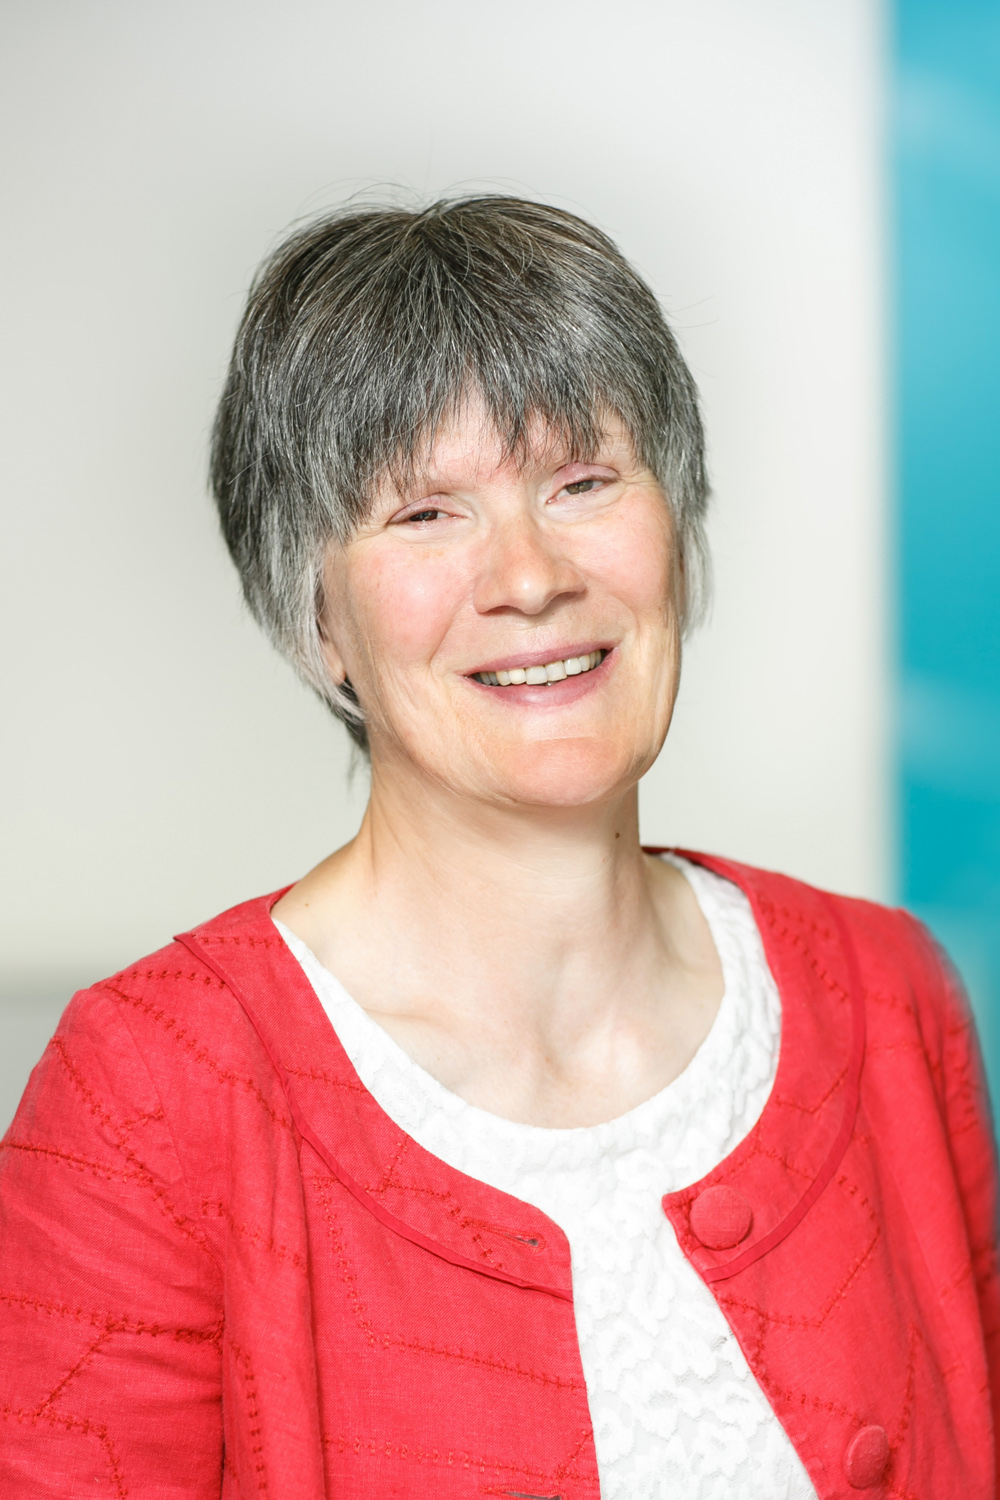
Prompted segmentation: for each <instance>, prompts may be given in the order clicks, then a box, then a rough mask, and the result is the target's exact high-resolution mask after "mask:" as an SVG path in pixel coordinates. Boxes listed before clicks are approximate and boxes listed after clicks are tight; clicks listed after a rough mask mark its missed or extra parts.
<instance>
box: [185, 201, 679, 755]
mask: <svg viewBox="0 0 1000 1500" xmlns="http://www.w3.org/2000/svg"><path fill="white" fill-rule="evenodd" d="M473 395H474V396H475V397H477V398H478V399H479V400H480V401H481V402H482V403H483V406H484V408H485V410H486V412H487V414H488V416H489V417H490V419H491V421H492V422H493V424H494V426H495V428H496V431H497V433H498V435H499V436H500V438H501V440H502V442H503V443H504V445H505V449H506V451H507V452H508V453H509V454H510V455H511V456H514V455H517V454H522V453H524V452H525V451H526V449H527V446H528V444H529V439H530V434H531V431H532V430H533V424H536V423H537V422H538V421H539V420H540V421H541V422H543V423H544V424H545V425H546V426H547V427H549V428H551V429H553V430H555V431H557V432H558V433H559V434H560V435H561V436H563V437H564V438H565V441H566V443H567V445H568V447H569V449H570V451H571V452H572V453H573V455H574V456H575V457H576V458H579V459H582V460H586V459H587V458H589V457H591V456H592V454H593V453H594V452H595V451H596V449H597V447H598V446H599V443H600V439H601V424H602V419H606V417H607V415H608V413H613V414H614V415H615V416H617V417H618V419H619V420H620V421H621V422H622V424H623V425H624V427H625V429H626V431H627V432H628V434H629V436H630V438H631V440H632V442H633V445H634V447H635V451H636V455H637V457H638V458H639V459H640V460H641V462H642V463H643V464H645V465H646V467H648V468H649V469H650V470H652V472H653V473H654V474H655V475H656V477H657V479H658V481H659V483H660V484H661V485H662V487H663V489H664V492H665V494H666V496H667V499H668V503H669V504H670V506H671V510H672V513H673V517H674V524H675V526H676V530H677V536H678V544H679V548H680V555H681V559H682V561H683V566H684V578H685V591H684V592H685V610H684V613H685V623H686V624H691V623H693V621H694V620H695V619H696V618H697V617H699V616H700V614H701V613H702V611H703V607H704V603H705V598H706V593H707V580H708V557H707V551H706V545H705V533H704V515H705V506H706V501H707V495H708V485H707V480H706V474H705V457H704V436H703V432H702V424H701V418H700V415H699V411H698V395H697V391H696V389H695V384H694V381H693V379H692V377H691V374H690V371H689V370H688V368H687V366H686V364H685V363H684V360H683V358H682V357H681V354H680V351H679V350H678V347H677V343H676V340H675V338H674V336H673V334H672V333H671V331H670V329H669V328H668V326H667V324H666V322H665V320H664V317H663V314H662V312H661V310H660V308H659V305H658V304H657V301H656V298H655V297H654V296H653V293H652V292H651V291H650V289H649V287H648V286H647V285H646V283H645V282H644V281H643V280H642V279H641V277H640V276H638V275H637V273H636V272H635V271H634V270H633V269H632V267H631V266H630V265H629V264H628V262H627V261H626V260H625V259H624V257H623V256H622V255H621V253H620V252H619V250H618V249H617V247H616V246H615V245H614V244H613V243H612V241H611V240H610V239H608V237H607V236H606V235H605V234H603V233H602V232H601V231H600V230H599V229H595V228H594V226H593V225H591V224H588V223H586V222H585V221H584V220H582V219H579V218H577V217H576V216H575V215H573V214H570V213H566V212H564V211H563V210H562V209H558V208H550V207H548V206H547V205H545V204H542V203H533V202H529V201H526V200H524V199H520V198H509V197H503V196H500V195H488V196H483V197H467V198H457V199H451V200H441V201H439V202H437V203H433V204H431V206H430V207H429V208H425V209H423V210H420V211H408V210H406V209H402V208H372V207H368V206H366V207H357V206H353V207H347V208H346V209H342V210H340V211H338V212H335V213H332V214H326V215H324V216H322V217H321V218H318V219H316V220H314V221H312V222H309V223H307V224H306V225H305V226H304V227H299V228H297V229H296V230H295V231H294V232H293V233H292V234H291V235H290V236H289V237H288V238H287V239H286V240H285V241H284V243H283V244H281V245H280V246H279V248H278V249H277V250H276V251H275V252H274V254H273V255H271V256H270V257H269V259H268V260H266V261H265V262H264V264H263V266H262V267H261V269H260V271H259V272H258V274H257V277H256V279H255V280H254V283H253V286H252V287H251V290H250V295H249V298H248V301H247V307H246V311H245V313H244V315H243V320H242V322H241V324H240V328H239V332H238V333H237V336H236V344H235V348H234V350H233V357H232V363H231V365H230V369H229V376H228V379H227V382H226V386H225V389H224V391H223V394H222V400H221V402H220V405H219V411H218V415H217V417H216V421H215V429H214V433H213V441H212V467H211V477H212V488H213V491H214V494H215V499H216V503H217V505H218V508H219V516H220V519H221V523H222V531H223V535H224V537H225V539H226V543H227V545H228V547H229V551H230V554H231V555H232V558H233V561H234V562H235V563H236V566H237V568H238V569H239V573H240V577H241V579H242V582H243V591H244V595H245V597H246V601H247V604H248V605H249V607H250V610H251V612H252V613H253V615H254V617H255V618H256V619H257V621H258V622H259V623H260V625H261V626H262V627H263V629H264V630H265V631H266V632H267V634H268V635H269V636H270V638H271V640H272V641H273V642H274V644H275V645H276V646H277V647H278V649H279V650H280V651H282V652H283V653H284V654H285V656H287V657H288V659H289V660H290V661H291V662H292V664H293V666H294V667H295V668H296V670H297V671H298V672H299V674H300V675H301V676H302V677H303V678H304V679H305V681H306V682H307V683H309V684H310V686H311V687H313V688H314V689H315V690H316V692H317V693H318V694H319V695H320V697H321V698H322V699H323V700H324V701H325V702H326V703H327V704H328V705H329V706H330V708H331V709H332V710H333V712H334V713H335V714H336V715H337V716H338V717H339V718H341V719H343V720H344V722H345V723H346V725H347V727H348V729H349V731H350V733H351V735H352V736H353V738H354V740H355V742H356V743H357V744H358V745H359V746H360V747H361V748H362V749H365V748H366V745H367V735H366V730H365V723H364V714H363V711H362V706H361V705H360V704H359V703H358V701H357V698H356V696H355V694H354V692H353V689H352V688H351V686H350V684H349V683H344V684H340V685H338V684H336V683H333V682H332V681H331V680H330V675H329V672H328V669H327V666H326V662H325V658H324V655H323V649H322V638H321V635H320V629H319V619H320V614H321V612H322V605H323V595H322V577H323V561H324V556H325V553H326V550H327V548H328V546H329V543H330V542H331V541H332V540H335V539H336V540H339V541H341V542H343V541H346V540H348V539H349V537H350V535H351V533H352V530H353V528H354V527H355V526H357V524H358V523H359V522H360V521H361V520H363V519H364V518H365V516H366V514H367V512H368V510H369V507H370V505H371V502H372V499H373V496H374V492H375V490H376V489H377V487H378V485H379V482H380V481H381V480H382V479H383V478H384V477H385V476H387V475H389V476H391V477H394V478H398V477H400V476H401V475H402V474H404V473H405V472H406V471H407V470H408V469H410V468H412V465H413V464H414V462H415V461H416V458H417V456H418V455H419V454H421V453H423V452H425V451H426V449H427V447H428V445H429V444H430V443H431V442H432V441H433V438H434V435H435V433H436V432H437V431H438V429H439V428H440V426H441V424H442V422H443V421H445V420H446V419H447V418H448V417H449V416H451V415H453V414H455V413H456V411H458V410H459V408H460V406H461V403H462V402H463V400H465V399H467V398H468V397H470V396H473Z"/></svg>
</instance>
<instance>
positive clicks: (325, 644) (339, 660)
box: [316, 615, 347, 687]
mask: <svg viewBox="0 0 1000 1500" xmlns="http://www.w3.org/2000/svg"><path fill="white" fill-rule="evenodd" d="M316 633H317V635H318V636H319V644H320V649H321V651H322V652H323V659H324V661H325V662H326V668H327V671H328V672H329V674H330V681H331V682H332V683H334V684H335V685H336V686H337V687H341V686H342V685H343V683H345V682H346V681H347V666H346V664H345V662H344V658H343V656H342V655H341V653H340V649H339V647H338V645H337V642H336V640H335V639H334V638H333V635H332V633H331V631H330V628H329V624H328V622H327V621H326V619H325V618H324V616H323V615H319V616H318V617H317V619H316Z"/></svg>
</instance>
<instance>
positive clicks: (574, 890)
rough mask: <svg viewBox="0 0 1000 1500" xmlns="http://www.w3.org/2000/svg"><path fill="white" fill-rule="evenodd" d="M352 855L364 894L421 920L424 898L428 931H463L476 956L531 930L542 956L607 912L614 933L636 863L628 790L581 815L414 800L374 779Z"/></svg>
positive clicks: (430, 796) (434, 789) (635, 884)
mask: <svg viewBox="0 0 1000 1500" xmlns="http://www.w3.org/2000/svg"><path fill="white" fill-rule="evenodd" d="M352 859H353V861H354V862H356V863H355V868H356V872H357V875H359V876H361V877H362V879H363V880H364V882H365V884H366V885H367V886H368V889H369V890H370V893H371V896H372V897H373V898H376V897H377V899H379V901H384V900H387V901H389V902H390V904H391V905H392V906H393V907H396V906H397V905H399V904H402V905H409V904H410V903H411V902H413V903H414V904H415V906H416V907H417V908H418V909H419V910H420V911H421V912H422V913H423V917H424V920H425V921H426V916H427V893H428V892H433V905H434V921H435V924H438V923H444V924H445V925H446V926H447V927H448V928H449V929H453V930H452V932H451V936H452V938H453V939H458V938H459V931H458V930H454V929H461V928H462V927H463V926H464V925H466V924H467V923H470V924H471V927H470V931H469V934H468V935H469V939H470V941H471V943H472V946H473V947H474V948H475V950H476V951H477V952H478V953H480V954H481V952H482V944H483V939H484V937H485V936H486V935H487V934H490V935H495V936H497V937H498V938H500V939H501V940H503V941H504V946H505V947H507V946H509V941H508V939H509V935H510V934H512V933H514V932H518V933H523V934H527V933H530V932H532V931H534V932H538V931H539V929H540V927H542V928H543V930H544V932H545V935H546V947H547V948H548V949H549V950H550V951H552V950H553V949H559V948H560V947H562V946H563V944H564V943H569V944H573V945H574V946H578V945H579V944H580V942H581V941H585V935H586V934H587V933H588V932H590V931H593V930H594V929H595V927H600V926H602V925H603V923H604V920H605V918H606V917H609V916H611V915H612V914H613V916H614V922H615V924H616V925H617V926H620V925H621V923H622V917H623V913H627V912H631V911H633V910H634V908H635V905H636V903H635V899H634V898H635V896H636V895H638V893H639V891H640V888H641V887H642V885H643V882H644V864H645V861H644V860H643V856H642V853H641V850H640V847H639V819H638V797H637V792H636V789H635V787H630V788H628V789H627V790H625V791H624V792H623V793H621V794H619V795H618V796H617V797H615V798H614V799H610V800H608V801H604V802H601V803H598V804H593V805H589V806H585V807H555V808H553V807H523V806H513V807H505V806H497V805H495V804H493V805H484V804H482V803H476V802H472V801H470V799H466V798H458V797H455V796H454V795H452V794H450V793H449V792H448V791H447V790H446V789H443V788H441V787H439V786H437V785H435V784H433V783H431V784H429V785H428V784H426V783H425V784H423V785H422V786H421V787H420V789H419V795H414V794H413V791H412V789H410V788H400V787H399V785H398V783H397V782H395V781H392V782H389V783H387V782H386V781H384V780H383V779H381V778H380V777H379V776H378V774H377V773H376V774H375V775H374V776H373V782H372V795H371V800H370V803H369V806H368V810H367V812H366V815H365V818H364V822H363V824H362V827H361V830H360V832H359V835H358V838H357V839H356V840H355V843H354V845H353V846H352ZM626 925H627V923H626ZM424 930H425V931H426V927H424Z"/></svg>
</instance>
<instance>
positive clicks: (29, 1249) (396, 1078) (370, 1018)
mask: <svg viewBox="0 0 1000 1500" xmlns="http://www.w3.org/2000/svg"><path fill="white" fill-rule="evenodd" d="M213 480H214V487H215V493H216V496H217V499H218V504H219V509H220V514H221V518H222V525H223V530H224V533H225V536H226V539H227V542H228V544H229V547H230V549H231V552H232V554H233V557H234V559H235V561H236V564H237V566H238V568H239V570H240V573H241V576H242V579H243V583H244V588H245V591H246V596H247V599H248V601H249V604H250V606H251V608H252V610H253V611H254V613H255V615H256V616H257V618H258V619H259V620H260V621H261V623H262V624H263V625H264V627H265V628H266V629H267V630H268V631H269V633H270V634H271V636H272V638H273V639H274V641H275V642H276V644H277V645H278V646H279V648H280V649H281V650H283V651H284V652H285V653H286V655H287V656H289V657H290V659H291V660H292V661H293V662H294V663H295V665H296V667H297V668H298V670H299V671H300V673H301V674H302V676H303V677H304V678H305V679H306V681H307V682H309V683H310V684H311V685H312V686H313V687H314V688H315V689H316V691H317V692H318V693H320V694H321V696H322V697H323V698H324V699H325V700H326V701H327V702H328V703H329V705H330V707H331V708H332V709H333V711H334V713H335V714H337V715H338V716H339V717H340V718H341V719H343V721H344V722H345V724H346V725H347V728H348V730H349V731H350V733H351V734H352V735H353V737H354V739H355V741H356V743H357V744H358V746H359V747H361V749H362V750H363V751H364V752H366V753H367V754H368V755H369V756H370V760H371V800H370V803H369V806H368V810H367V813H366V816H365V819H364V822H363V825H362V828H361V831H360V833H359V834H358V837H357V838H356V839H355V840H353V841H352V843H350V844H348V845H347V846H346V847H345V848H343V849H340V850H338V851H337V852H336V853H335V854H333V855H331V856H330V858H329V859H328V860H326V861H325V862H324V863H323V864H321V865H320V866H319V867H318V868H317V869H316V870H314V871H312V872H311V873H310V874H308V875H306V876H305V878H304V879H302V880H301V881H299V883H298V884H297V885H295V886H293V887H291V889H289V890H286V891H284V892H279V893H278V894H277V895H276V896H268V897H265V898H261V899H258V900H255V901H250V902H248V903H247V904H245V905H243V906H240V907H237V908H236V909H235V910H233V911H230V912H227V913H225V914H224V915H223V916H221V917H218V918H216V919H215V920H213V921H210V922H208V923H206V924H205V925H204V926H202V927H200V928H197V929H196V930H195V931H193V932H190V933H186V934H184V935H183V936H181V937H180V938H178V939H177V940H176V941H175V942H174V943H173V944H172V945H171V946H169V947H167V948H165V949H164V950H162V951H161V952H160V953H157V954H155V955H153V956H152V957H151V958H148V959H144V960H142V961H141V962H140V963H138V964H136V965H135V966H134V967H132V968H130V969H128V970H126V971H125V972H123V973H121V974H119V975H116V976H115V977H114V978H112V979H109V980H107V981H105V982H104V983H102V984H98V985H96V986H95V987H94V988H93V989H92V990H90V991H88V992H85V993H84V994H81V995H78V996H77V997H76V998H75V999H74V1001H73V1003H72V1004H71V1006H70V1007H69V1009H68V1011H67V1013H66V1015H65V1016H64V1018H63V1021H62V1023H61V1025H60V1028H59V1030H58V1032H57V1034H56V1036H55V1037H54V1038H53V1041H52V1043H51V1044H50V1047H49V1049H48V1051H47V1053H46V1055H45V1058H44V1059H43V1061H42V1063H41V1064H40V1066H39V1068H38V1069H37V1070H36V1072H35V1074H34V1075H33V1077H32V1081H31V1083H30V1084H29V1087H28V1091H27V1093H26V1095H25V1098H24V1101H23V1103H22V1105H21V1108H20V1111H19V1113H18V1116H17V1118H16V1120H15V1121H14V1124H13V1126H12V1127H11V1131H10V1134H9V1136H8V1138H7V1140H6V1151H5V1153H4V1174H5V1175H4V1182H3V1194H2V1201H3V1213H4V1260H5V1266H6V1271H5V1275H4V1292H5V1300H4V1303H3V1306H4V1309H5V1310H4V1319H5V1328H4V1334H3V1344H2V1347H3V1354H2V1356H0V1364H2V1373H3V1385H4V1390H3V1403H4V1414H5V1426H4V1429H3V1449H2V1454H3V1457H2V1468H0V1472H2V1474H3V1476H4V1478H3V1486H2V1490H3V1494H4V1495H32V1496H36V1495H37V1496H42V1495H49V1496H74V1497H76V1496H79V1495H83V1494H94V1495H100V1494H108V1495H115V1496H118V1497H125V1496H129V1497H137V1496H150V1497H152V1496H167V1495H171V1496H174V1495H176V1496H181V1495H183V1496H193V1497H194V1496H196V1497H203V1496H210V1495H219V1494H222V1495H223V1496H227V1497H235V1496H250V1495H262V1494H270V1495H272V1496H280V1497H282V1500H318V1497H321V1496H329V1497H337V1500H351V1497H362V1496H365V1497H369V1496H378V1497H383V1496H400V1497H417V1496H434V1497H442V1500H443V1497H451V1496H454V1497H471V1496H483V1495H493V1496H508V1497H518V1496H519V1497H529V1500H541V1497H550V1500H554V1497H556V1496H558V1497H561V1500H592V1497H596V1496H597V1495H598V1494H600V1495H602V1496H604V1497H621V1500H624V1497H628V1500H646V1497H648V1500H658V1497H667V1496H669V1497H671V1500H674V1497H684V1500H694V1497H698V1500H704V1497H710V1496H711V1497H721V1496H726V1497H741V1500H751V1497H754V1500H776V1497H788V1500H805V1497H814V1496H821V1497H824V1500H827V1497H830V1500H832V1497H835V1496H836V1497H842V1496H845V1495H848V1494H851V1493H854V1492H856V1491H858V1490H868V1491H869V1492H870V1493H872V1494H874V1495H885V1496H889V1495H892V1496H898V1497H903V1496H914V1495H920V1496H926V1497H930V1496H934V1497H945V1496H948V1497H950V1496H954V1495H962V1496H963V1497H964V1500H980V1497H982V1500H985V1497H987V1496H991V1495H993V1494H994V1491H995V1458H994V1442H993V1417H992V1411H993V1401H994V1399H995V1392H996V1388H997V1382H996V1376H997V1353H996V1349H997V1342H996V1341H997V1329H998V1322H1000V1320H998V1311H1000V1301H998V1281H997V1269H996V1261H995V1253H994V1211H995V1186H994V1167H993V1154H992V1148H991V1144H990V1131H989V1124H988V1114H987V1108H986V1104H985V1100H984V1096H983V1089H982V1084H981V1081H980V1074H979V1070H978V1062H977V1054H976V1048H975V1042H974V1039H973V1037H972V1034H971V1029H970V1023H969V1019H968V1015H967V1012H966V1010H965V1007H964V1004H963V1001H962V999H961V997H960V995H959V994H958V992H957V989H956V986H955V984H954V982H953V980H952V979H951V977H950V974H949V972H948V970H947V969H946V967H945V966H944V965H943V964H942V962H941V960H940V958H939V956H938V954H937V952H936V951H935V949H934V948H933V946H932V944H931V943H930V941H929V940H928V939H927V937H926V936H925V934H924V933H923V932H922V930H920V929H919V928H918V927H917V925H916V924H915V923H914V922H913V921H912V920H911V919H910V918H909V917H907V916H905V915H904V914H903V913H900V912H893V911H887V910H883V909H880V908H878V907H875V906H871V905H869V904H867V903H862V902H857V901H848V900H845V899H842V898H833V897H829V896H826V895H823V894H822V893H820V892H818V891H815V890H812V889H810V888H809V887H806V886H804V885H802V884H800V883H798V882H796V881H793V880H789V879H785V878H783V877H781V876H776V875H772V874H765V873H763V872H761V871H756V870H751V869H747V868H745V867H741V866H738V865H736V864H733V863H731V862H728V861H725V860H719V859H713V858H708V857H707V856H702V855H681V854H678V853H676V852H675V853H670V854H667V853H665V852H663V851H652V850H650V851H643V850H642V848H641V847H640V844H639V835H638V823H637V799H636V787H637V783H638V781H639V779H640V777H641V776H642V775H643V773H644V772H645V771H646V770H647V769H648V768H649V766H650V765H652V763H653V761H654V760H655V758H656V756H657V754H658V752H659V750H660V748H661V746H662V744H663V741H664V738H665V736H666V733H667V729H668V726H669V723H670V717H671V712H672V709H673V704H674V698H675V694H676V690H677V682H678V670H679V663H680V642H681V634H682V630H683V628H684V626H685V624H686V623H690V621H691V620H692V619H693V618H694V617H695V616H696V614H697V610H698V606H699V602H700V600H701V597H702V583H703V570H704V569H703V543H702V529H701V528H702V517H703V512H704V506H705V498H706V485H705V477H704V466H703V457H702V436H701V428H700V423H699V417H698V410H697V402H696V396H695V391H694V388H693V385H692V382H691V378H690V375H689V374H688V372H687V370H686V368H685V366H684V364H683V362H682V360H681V357H680V355H679V353H678V350H677V347H676V344H675V343H674V340H673V338H672V336H671V334H670V332H669V331H668V329H667V328H666V326H665V324H664V322H663V319H662V316H661V314H660V312H659V309H658V308H657V306H656V303H655V301H654V299H653V297H652V295H651V293H650V292H649V290H648V289H647V288H646V287H645V285H644V284H643V283H642V281H641V280H640V279H639V278H638V277H637V276H636V275H635V273H634V272H633V271H632V270H631V269H630V268H629V267H628V265H627V264H626V263H625V262H624V261H623V260H622V258H621V256H620V255H619V254H618V252H617V251H616V250H615V248H614V247H613V245H611V244H610V242H609V241H608V240H607V239H606V238H605V237H604V236H603V235H602V234H601V233H599V232H598V231H597V230H595V229H593V228H591V227H590V226H589V225H587V224H584V223H582V222H581V221H580V220H578V219H576V218H574V217H572V216H571V215H568V214H565V213H562V212H560V211H557V210H555V209H552V208H547V207H544V206H541V205H538V204H533V203H526V202H520V201H517V200H513V199H506V198H500V197H486V198H478V199H469V200H465V201H459V202H453V203H439V204H436V205H435V206H433V207H432V208H430V209H428V210H427V211H426V212H423V213H406V212H401V211H387V212H381V211H369V210H351V211H349V212H346V213H342V214H339V215H335V216H333V217H332V218H327V219H324V220H322V221H320V222H318V223H315V224H312V225H310V226H308V227H307V228H305V229H303V230H301V231H300V232H298V233H297V234H295V235H294V236H293V237H292V238H291V239H290V240H289V241H288V242H287V243H286V244H285V245H284V246H283V247H282V248H281V249H280V250H279V251H278V253H277V254H276V255H275V256H274V257H273V259H272V260H271V261H270V262H269V263H268V264H267V265H266V266H265V268H264V270H263V272H262V273H261V275H260V277H259V278H258V281H257V283H256V285H255V287H254V289H253V291H252V293H251V296H250V301H249V305H248V308H247V312H246V315H245V318H244V321H243V324H242V327H241V329H240V333H239V336H238V339H237V344H236V350H235V354H234V358H233V364H232V369H231V372H230V377H229V382H228V385H227V387H226V391H225V394H224V397H223V401H222V406H221V410H220V414H219V419H218V424H217V428H216V435H215V449H214V460H213ZM291 774H294V772H291ZM331 1023H332V1024H331ZM779 1040H780V1049H779Z"/></svg>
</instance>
